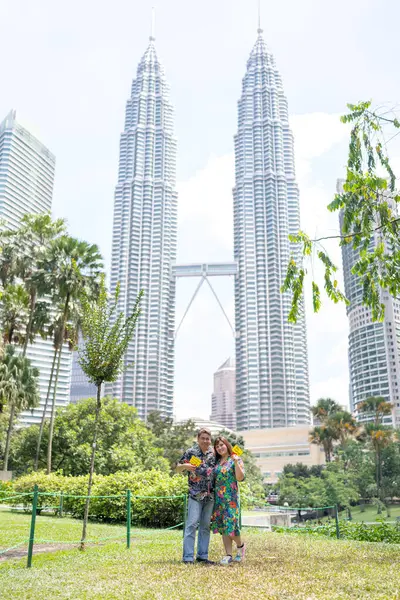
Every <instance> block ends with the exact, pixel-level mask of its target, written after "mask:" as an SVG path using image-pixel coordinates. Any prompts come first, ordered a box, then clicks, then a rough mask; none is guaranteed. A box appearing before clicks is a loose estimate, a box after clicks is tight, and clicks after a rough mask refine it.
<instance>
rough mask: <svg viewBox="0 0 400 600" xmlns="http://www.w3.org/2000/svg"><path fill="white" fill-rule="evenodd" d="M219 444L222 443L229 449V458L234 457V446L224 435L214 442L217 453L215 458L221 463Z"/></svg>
mask: <svg viewBox="0 0 400 600" xmlns="http://www.w3.org/2000/svg"><path fill="white" fill-rule="evenodd" d="M218 442H222V443H223V444H225V446H226V447H227V449H228V454H229V456H232V454H233V450H232V444H231V443H230V442H228V440H227V439H226V438H225V437H224V436H223V435H219V436H218V437H217V438H216V439H215V441H214V452H215V456H216V457H217V460H218V461H220V460H221V458H222V456H221V455H220V454H218V452H217V444H218Z"/></svg>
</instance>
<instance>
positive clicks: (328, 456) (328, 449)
mask: <svg viewBox="0 0 400 600" xmlns="http://www.w3.org/2000/svg"><path fill="white" fill-rule="evenodd" d="M309 439H310V442H311V443H312V444H317V445H318V446H322V447H323V449H324V453H325V460H326V462H327V463H329V462H331V460H332V454H333V442H334V441H336V440H337V439H338V434H337V431H336V430H335V429H334V428H333V427H331V426H330V425H326V424H322V425H318V426H316V427H314V428H313V429H312V430H311V432H310V436H309Z"/></svg>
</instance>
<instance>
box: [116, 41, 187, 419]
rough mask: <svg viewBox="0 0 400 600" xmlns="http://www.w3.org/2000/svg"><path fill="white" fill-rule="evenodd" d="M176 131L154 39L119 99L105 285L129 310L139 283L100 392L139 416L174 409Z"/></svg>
mask: <svg viewBox="0 0 400 600" xmlns="http://www.w3.org/2000/svg"><path fill="white" fill-rule="evenodd" d="M175 171H176V139H175V137H174V130H173V109H172V105H171V103H170V100H169V88H168V85H167V82H166V78H165V74H164V70H163V67H162V66H161V64H160V62H159V60H158V57H157V53H156V49H155V44H154V39H153V38H152V37H151V38H150V43H149V46H148V48H147V50H146V52H145V54H144V56H143V57H142V59H141V61H140V63H139V66H138V69H137V75H136V78H135V79H134V81H133V83H132V88H131V96H130V98H129V99H128V102H127V105H126V114H125V127H124V131H123V133H122V135H121V141H120V158H119V173H118V183H117V187H116V190H115V200H114V225H113V245H112V266H111V290H112V291H114V290H115V289H116V286H117V284H118V283H119V285H120V303H119V307H120V309H121V310H122V311H123V312H124V313H125V314H126V315H129V314H130V313H131V311H132V309H133V307H134V303H135V300H136V297H137V294H138V293H139V291H140V290H143V291H144V296H143V300H142V303H141V315H140V317H139V320H138V324H137V328H136V332H135V336H134V339H133V340H132V342H131V344H130V345H129V348H128V351H127V353H126V357H125V366H126V370H125V372H124V374H123V376H122V377H121V378H120V379H119V380H118V381H117V382H116V383H115V384H112V385H108V386H106V393H107V394H112V395H113V396H115V397H117V398H119V399H120V400H122V401H123V402H127V403H128V404H130V405H133V406H136V408H137V410H138V414H139V416H140V417H141V418H142V419H145V418H146V415H147V414H148V413H149V412H151V411H153V410H159V411H160V412H161V414H162V415H164V416H172V414H173V375H174V364H173V362H174V326H175V309H174V307H175V278H174V277H173V276H172V264H173V263H175V261H176V236H177V193H176V190H175V178H176V174H175Z"/></svg>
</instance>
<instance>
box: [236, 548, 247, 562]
mask: <svg viewBox="0 0 400 600" xmlns="http://www.w3.org/2000/svg"><path fill="white" fill-rule="evenodd" d="M245 548H246V546H245V545H244V544H243V546H242V547H241V548H237V554H236V556H235V558H234V559H233V562H242V560H244V553H245Z"/></svg>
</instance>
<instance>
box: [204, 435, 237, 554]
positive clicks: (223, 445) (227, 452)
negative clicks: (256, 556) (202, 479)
mask: <svg viewBox="0 0 400 600" xmlns="http://www.w3.org/2000/svg"><path fill="white" fill-rule="evenodd" d="M214 450H215V456H216V458H217V464H216V467H215V504H214V512H213V515H212V517H211V529H212V531H213V533H220V534H221V535H222V540H223V542H224V547H225V556H224V558H223V559H222V560H221V565H229V563H231V562H232V561H233V562H241V561H242V560H243V558H244V543H243V542H242V540H241V537H240V519H239V489H238V483H237V482H238V481H243V480H244V465H243V461H242V459H241V458H239V457H238V456H236V454H234V453H233V450H232V446H231V444H230V443H229V442H228V440H227V439H226V438H224V437H222V436H219V437H217V439H216V440H215V442H214ZM232 540H234V542H235V544H236V546H237V553H236V556H235V558H232Z"/></svg>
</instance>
